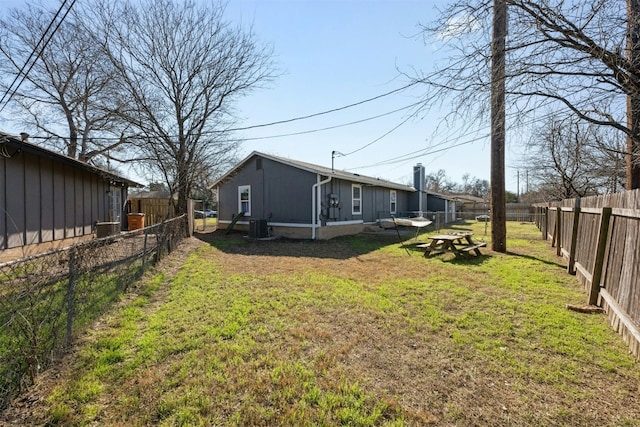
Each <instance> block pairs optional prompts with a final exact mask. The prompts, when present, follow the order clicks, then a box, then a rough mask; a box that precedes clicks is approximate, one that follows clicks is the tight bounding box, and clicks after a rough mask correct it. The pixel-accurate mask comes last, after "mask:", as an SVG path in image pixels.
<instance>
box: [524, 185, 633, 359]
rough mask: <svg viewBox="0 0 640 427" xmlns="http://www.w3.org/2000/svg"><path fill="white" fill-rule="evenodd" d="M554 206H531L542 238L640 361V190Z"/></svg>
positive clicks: (565, 201) (570, 200)
mask: <svg viewBox="0 0 640 427" xmlns="http://www.w3.org/2000/svg"><path fill="white" fill-rule="evenodd" d="M554 205H555V206H551V205H540V204H538V205H535V209H536V213H537V215H535V218H536V223H537V225H538V228H539V229H540V230H541V231H542V233H543V237H544V238H545V239H550V240H551V245H552V246H554V247H555V248H556V250H557V254H558V256H563V257H564V258H565V259H567V271H568V272H569V273H570V274H577V275H578V277H579V278H580V281H581V283H582V284H583V285H584V286H585V290H586V291H587V293H588V302H589V304H595V305H598V306H600V307H602V308H603V309H604V310H605V312H606V313H607V315H608V317H609V320H610V322H611V325H612V326H613V328H614V329H615V330H616V331H618V332H619V333H620V334H621V335H622V337H623V339H624V341H625V342H626V343H627V344H628V345H629V348H630V350H631V352H632V353H633V354H634V355H635V356H636V357H640V190H632V191H628V192H625V193H617V194H610V195H605V196H593V197H586V198H583V199H566V200H563V201H562V202H559V203H554Z"/></svg>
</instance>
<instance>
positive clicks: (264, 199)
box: [212, 152, 455, 239]
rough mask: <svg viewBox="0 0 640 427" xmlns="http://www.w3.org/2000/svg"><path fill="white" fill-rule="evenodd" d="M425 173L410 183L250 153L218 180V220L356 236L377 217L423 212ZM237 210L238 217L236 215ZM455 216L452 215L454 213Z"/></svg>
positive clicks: (259, 233)
mask: <svg viewBox="0 0 640 427" xmlns="http://www.w3.org/2000/svg"><path fill="white" fill-rule="evenodd" d="M424 182H425V172H424V167H423V166H422V165H417V166H415V167H414V183H415V186H408V185H403V184H397V183H394V182H390V181H385V180H382V179H379V178H373V177H367V176H363V175H359V174H354V173H349V172H345V171H340V170H332V169H331V168H327V167H323V166H318V165H314V164H310V163H305V162H300V161H296V160H291V159H286V158H282V157H277V156H273V155H269V154H264V153H259V152H253V153H251V154H250V155H249V156H247V157H246V158H245V159H244V160H242V161H241V162H240V163H238V164H237V165H236V166H235V167H233V168H232V169H231V170H230V171H229V172H227V173H226V174H225V175H224V176H222V177H221V178H220V179H218V180H217V181H216V182H215V183H214V184H213V185H212V188H215V189H216V190H217V193H218V224H219V226H220V227H225V226H227V225H228V224H230V223H231V222H232V221H233V220H234V219H235V220H237V222H236V223H235V228H237V229H243V230H247V231H249V234H250V235H252V236H254V237H263V236H264V235H265V234H267V233H266V231H268V232H269V233H268V234H270V235H272V236H282V237H291V238H305V239H309V238H310V239H330V238H332V237H336V236H340V235H348V234H356V233H359V232H361V231H363V230H364V227H365V225H366V224H373V223H376V222H377V221H378V220H380V219H384V218H390V217H391V216H392V215H393V216H396V217H407V216H419V215H421V214H423V213H424V212H426V211H427V196H428V195H427V193H426V192H425V191H424V190H423V189H424ZM239 214H240V215H239ZM454 216H455V215H454Z"/></svg>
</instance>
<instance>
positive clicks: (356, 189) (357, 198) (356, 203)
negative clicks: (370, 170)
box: [351, 184, 362, 215]
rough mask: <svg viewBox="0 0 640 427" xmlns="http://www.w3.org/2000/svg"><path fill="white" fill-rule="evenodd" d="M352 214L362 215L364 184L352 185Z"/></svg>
mask: <svg viewBox="0 0 640 427" xmlns="http://www.w3.org/2000/svg"><path fill="white" fill-rule="evenodd" d="M351 214H353V215H362V186H361V185H358V184H352V185H351Z"/></svg>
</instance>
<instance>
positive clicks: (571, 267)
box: [567, 197, 580, 274]
mask: <svg viewBox="0 0 640 427" xmlns="http://www.w3.org/2000/svg"><path fill="white" fill-rule="evenodd" d="M579 225H580V198H579V197H577V198H576V207H575V208H573V229H572V231H571V246H570V247H569V263H568V264H567V273H569V274H576V268H575V267H576V246H577V242H578V226H579Z"/></svg>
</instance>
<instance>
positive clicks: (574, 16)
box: [416, 0, 640, 187]
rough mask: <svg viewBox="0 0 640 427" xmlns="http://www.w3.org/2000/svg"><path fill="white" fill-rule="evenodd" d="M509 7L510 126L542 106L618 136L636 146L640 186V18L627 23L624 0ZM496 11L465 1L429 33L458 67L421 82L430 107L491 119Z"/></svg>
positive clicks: (632, 154) (522, 2)
mask: <svg viewBox="0 0 640 427" xmlns="http://www.w3.org/2000/svg"><path fill="white" fill-rule="evenodd" d="M630 1H632V0H630ZM633 1H635V0H633ZM507 5H508V8H509V20H508V28H509V31H508V36H507V44H506V62H505V63H506V80H505V83H506V96H507V100H508V102H507V105H508V110H507V112H508V114H509V120H510V123H509V124H510V125H511V126H514V125H517V124H518V122H519V121H520V124H522V123H524V122H526V121H527V120H528V119H529V118H530V117H531V116H530V113H533V112H535V111H539V109H540V107H542V106H547V107H548V106H549V105H556V106H562V107H564V108H566V109H567V110H568V111H571V112H572V113H573V114H575V115H576V116H578V117H580V118H581V119H583V120H585V121H589V122H590V123H594V124H597V125H606V126H610V127H612V128H614V129H617V130H618V131H620V132H622V133H623V134H625V135H627V136H628V137H629V138H630V140H631V144H630V146H629V147H630V148H629V149H627V150H626V154H627V155H628V159H629V168H628V169H627V176H628V181H629V183H630V184H631V185H630V186H631V187H635V186H637V185H640V181H639V180H637V179H631V178H632V177H636V178H640V161H639V159H640V138H638V135H640V132H638V130H637V129H635V127H636V126H637V125H636V124H637V123H640V120H635V121H634V120H630V121H629V122H627V120H626V110H627V104H626V97H627V96H630V97H635V98H637V97H638V95H639V94H640V80H639V78H638V77H639V76H640V68H639V67H638V64H637V63H636V62H637V61H635V60H634V58H637V57H638V56H640V55H637V54H636V55H635V56H634V55H632V51H633V49H635V47H634V46H636V45H637V43H636V44H633V43H632V44H628V43H627V39H628V36H629V35H630V34H635V33H634V28H638V22H636V21H637V14H632V13H630V14H629V18H628V19H627V14H626V12H627V11H626V10H625V8H623V7H621V4H620V1H619V0H591V1H587V2H585V1H581V0H535V1H534V0H507ZM491 8H492V1H491V0H458V1H455V2H453V3H451V4H450V5H449V6H448V7H447V8H446V9H443V10H441V14H440V16H439V18H438V20H437V21H436V22H434V23H433V24H432V25H429V26H425V27H423V29H424V32H423V35H424V36H425V37H426V38H428V39H429V40H434V39H436V40H440V41H442V42H443V44H444V47H443V49H448V51H447V52H448V53H449V54H450V61H449V63H448V64H447V65H445V66H443V67H441V68H439V69H438V70H436V72H435V73H431V74H429V75H424V74H420V75H418V76H416V78H418V79H420V80H422V81H428V83H429V84H430V89H429V93H427V94H426V97H427V99H428V100H431V99H438V100H439V99H443V95H447V96H449V99H451V100H452V103H453V111H454V112H455V113H454V114H456V115H461V116H464V117H465V118H467V119H468V118H469V117H472V118H478V117H486V113H487V111H486V108H487V107H488V105H489V103H488V102H487V100H488V99H489V89H490V87H491V84H490V83H491V82H490V72H489V68H490V59H491V56H490V52H491V37H490V36H491V16H492V13H491V12H492V9H491ZM627 24H630V25H627ZM431 76H435V77H431ZM436 95H437V96H436ZM452 95H453V97H451V96H452ZM635 98H634V99H635ZM556 108H557V107H556Z"/></svg>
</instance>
